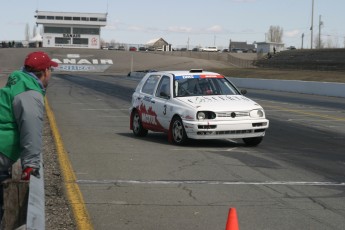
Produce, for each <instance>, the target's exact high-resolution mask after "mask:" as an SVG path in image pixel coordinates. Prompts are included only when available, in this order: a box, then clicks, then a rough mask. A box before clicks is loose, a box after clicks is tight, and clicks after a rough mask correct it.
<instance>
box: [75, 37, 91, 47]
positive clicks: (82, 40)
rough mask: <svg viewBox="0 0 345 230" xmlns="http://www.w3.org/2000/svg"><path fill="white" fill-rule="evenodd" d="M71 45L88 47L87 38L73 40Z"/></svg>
mask: <svg viewBox="0 0 345 230" xmlns="http://www.w3.org/2000/svg"><path fill="white" fill-rule="evenodd" d="M73 44H76V45H88V44H89V39H88V38H73Z"/></svg>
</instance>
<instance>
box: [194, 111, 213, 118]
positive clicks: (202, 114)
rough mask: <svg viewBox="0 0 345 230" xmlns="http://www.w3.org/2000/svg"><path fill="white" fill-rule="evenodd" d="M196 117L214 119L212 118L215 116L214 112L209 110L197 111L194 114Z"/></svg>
mask: <svg viewBox="0 0 345 230" xmlns="http://www.w3.org/2000/svg"><path fill="white" fill-rule="evenodd" d="M196 118H197V119H198V120H205V119H214V118H216V114H215V113H214V112H211V111H199V112H198V113H197V114H196Z"/></svg>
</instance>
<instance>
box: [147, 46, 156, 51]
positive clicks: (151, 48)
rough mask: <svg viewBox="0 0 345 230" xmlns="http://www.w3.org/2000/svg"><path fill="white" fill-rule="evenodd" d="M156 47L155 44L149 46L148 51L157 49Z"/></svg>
mask: <svg viewBox="0 0 345 230" xmlns="http://www.w3.org/2000/svg"><path fill="white" fill-rule="evenodd" d="M155 50H156V48H155V47H154V46H149V48H147V51H155Z"/></svg>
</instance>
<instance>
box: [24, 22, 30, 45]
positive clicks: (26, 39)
mask: <svg viewBox="0 0 345 230" xmlns="http://www.w3.org/2000/svg"><path fill="white" fill-rule="evenodd" d="M29 40H30V27H29V24H28V23H26V26H25V41H29Z"/></svg>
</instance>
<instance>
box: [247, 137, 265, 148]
mask: <svg viewBox="0 0 345 230" xmlns="http://www.w3.org/2000/svg"><path fill="white" fill-rule="evenodd" d="M262 139H263V137H250V138H243V142H244V143H245V145H246V146H248V147H254V146H257V145H259V144H260V143H261V141H262Z"/></svg>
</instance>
